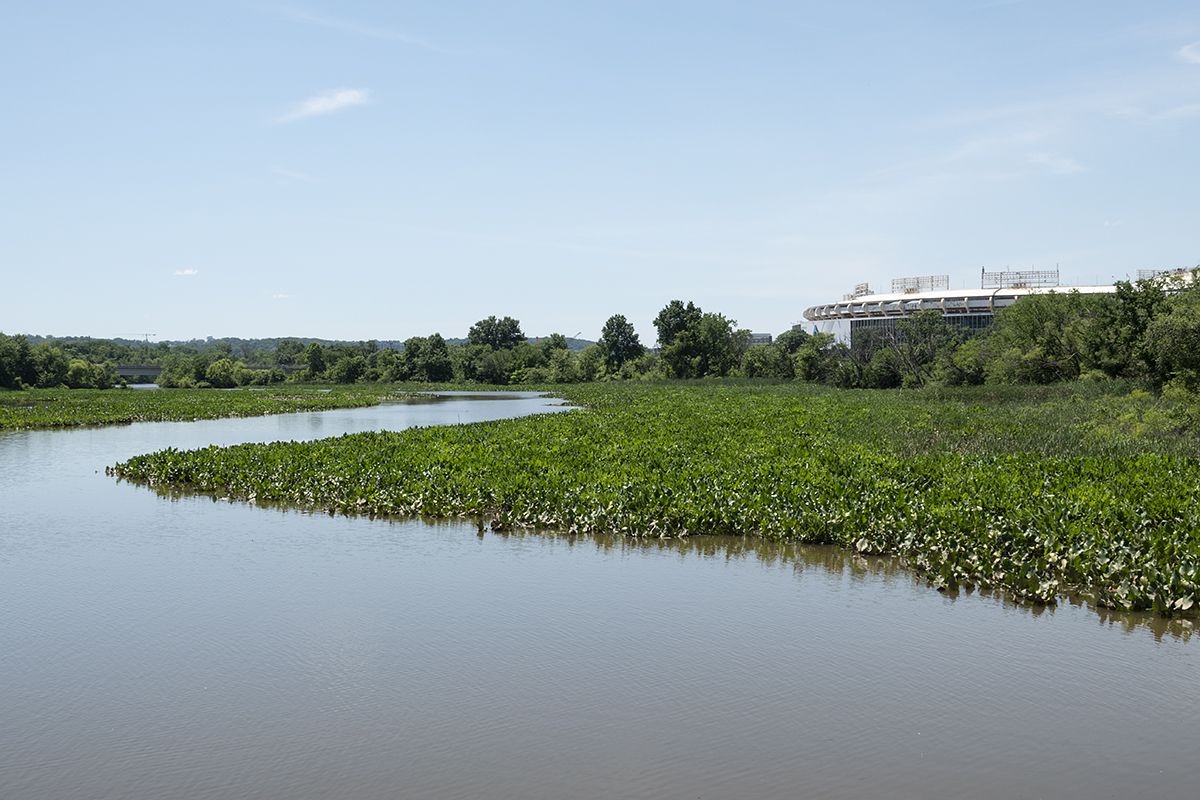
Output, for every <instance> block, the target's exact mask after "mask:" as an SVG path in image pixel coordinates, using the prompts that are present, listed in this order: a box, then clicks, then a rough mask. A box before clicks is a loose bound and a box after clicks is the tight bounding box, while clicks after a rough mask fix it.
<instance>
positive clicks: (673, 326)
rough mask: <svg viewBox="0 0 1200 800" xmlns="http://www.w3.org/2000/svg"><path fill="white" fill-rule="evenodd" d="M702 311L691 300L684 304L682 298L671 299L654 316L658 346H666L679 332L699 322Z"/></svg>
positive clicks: (671, 342)
mask: <svg viewBox="0 0 1200 800" xmlns="http://www.w3.org/2000/svg"><path fill="white" fill-rule="evenodd" d="M702 316H703V312H701V310H700V309H699V308H698V307H697V306H695V305H693V304H692V303H691V301H688V304H687V305H686V306H685V305H684V304H683V301H682V300H672V301H671V302H669V303H667V305H666V306H665V307H664V308H663V310H662V311H660V312H658V316H657V317H655V318H654V327H655V328H656V329H657V330H658V345H659V347H663V348H665V347H668V346H669V345H671V344H673V343H674V342H675V338H676V337H677V336H679V334H681V333H683V332H684V331H686V330H687V329H688V328H691V327H692V326H693V325H696V324H697V323H699V322H700V318H701V317H702Z"/></svg>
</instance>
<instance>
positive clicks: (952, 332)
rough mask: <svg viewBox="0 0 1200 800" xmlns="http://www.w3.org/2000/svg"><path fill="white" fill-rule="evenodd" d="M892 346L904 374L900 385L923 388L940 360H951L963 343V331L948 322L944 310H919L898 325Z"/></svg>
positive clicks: (892, 332) (892, 331) (893, 333)
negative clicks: (951, 356)
mask: <svg viewBox="0 0 1200 800" xmlns="http://www.w3.org/2000/svg"><path fill="white" fill-rule="evenodd" d="M887 330H888V333H890V334H892V335H891V336H890V337H889V339H890V341H889V344H890V347H891V349H892V351H893V352H894V353H895V356H896V362H897V363H898V364H899V367H900V373H901V385H903V386H923V385H924V384H926V383H928V382H929V381H930V380H931V379H932V378H933V375H934V370H935V369H936V365H937V362H938V360H939V359H944V358H949V357H950V355H951V354H952V353H953V351H954V350H956V349H957V348H958V345H959V344H961V342H962V336H961V329H955V328H954V327H952V326H950V325H949V324H947V323H946V320H945V319H944V318H943V317H942V312H941V311H936V310H932V309H930V310H926V311H918V312H917V313H915V314H913V315H912V316H910V317H906V318H904V319H902V320H900V321H899V322H897V324H896V327H895V328H894V329H887Z"/></svg>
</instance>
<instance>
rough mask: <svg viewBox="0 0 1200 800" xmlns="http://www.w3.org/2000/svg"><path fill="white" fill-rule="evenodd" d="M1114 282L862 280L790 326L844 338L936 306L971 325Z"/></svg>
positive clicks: (1037, 275) (1054, 274)
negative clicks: (1038, 299) (960, 285)
mask: <svg viewBox="0 0 1200 800" xmlns="http://www.w3.org/2000/svg"><path fill="white" fill-rule="evenodd" d="M1171 274H1173V271H1172V270H1139V271H1138V279H1139V280H1141V279H1143V278H1157V277H1162V276H1166V275H1171ZM1115 291H1116V286H1114V285H1106V286H1063V285H1061V284H1060V283H1059V274H1058V270H1057V269H1055V270H1031V271H1025V272H988V271H986V270H982V271H981V273H980V286H979V288H978V289H974V288H971V289H953V290H952V289H950V276H949V275H930V276H925V277H919V278H896V279H895V280H893V281H892V290H891V292H889V293H888V294H876V293H875V292H874V291H872V290H871V288H870V286H869V285H868V284H866V283H860V284H859V285H857V286H855V287H854V291H853V292H852V293H851V294H847V295H845V296H843V297H842V299H841V300H840V301H837V302H833V303H826V304H824V305H818V306H812V307H811V308H808V309H806V310H805V312H804V318H805V319H806V320H808V322H807V323H800V324H798V325H795V326H793V327H794V328H801V329H805V328H807V326H808V325H809V324H811V325H812V326H813V332H817V331H820V332H822V333H832V334H833V335H834V336H836V337H837V338H838V340H839V341H844V342H846V343H849V342H850V341H851V339H852V337H853V335H854V332H855V331H859V330H862V329H864V328H885V329H886V328H895V327H896V323H898V322H899V321H900V320H902V319H905V318H906V317H910V316H912V315H913V314H916V313H917V312H918V311H930V310H932V311H940V312H941V313H942V316H943V318H944V319H945V320H946V322H948V323H950V324H952V325H959V326H962V327H964V328H969V329H971V330H982V329H984V328H988V327H990V326H991V324H992V321H993V320H994V319H995V315H996V312H997V311H999V310H1000V309H1002V308H1005V307H1007V306H1010V305H1012V304H1013V303H1015V302H1017V301H1018V300H1020V299H1021V298H1022V297H1027V296H1029V295H1033V294H1045V293H1047V292H1060V293H1066V292H1079V293H1081V294H1109V293H1112V292H1115Z"/></svg>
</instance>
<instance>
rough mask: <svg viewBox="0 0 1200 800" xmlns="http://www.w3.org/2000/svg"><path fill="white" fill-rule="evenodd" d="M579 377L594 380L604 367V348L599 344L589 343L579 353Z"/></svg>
mask: <svg viewBox="0 0 1200 800" xmlns="http://www.w3.org/2000/svg"><path fill="white" fill-rule="evenodd" d="M578 364H579V377H580V379H581V380H585V381H594V380H596V377H597V376H598V375H599V374H600V370H601V369H602V368H603V367H604V350H603V348H601V347H600V345H598V344H589V345H588V346H587V347H585V348H583V352H581V353H580V354H579V362H578Z"/></svg>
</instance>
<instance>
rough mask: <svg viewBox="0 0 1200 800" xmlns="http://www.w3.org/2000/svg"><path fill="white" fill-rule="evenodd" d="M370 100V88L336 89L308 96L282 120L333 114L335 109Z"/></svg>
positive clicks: (338, 109)
mask: <svg viewBox="0 0 1200 800" xmlns="http://www.w3.org/2000/svg"><path fill="white" fill-rule="evenodd" d="M370 100H371V90H370V89H334V90H333V91H330V92H325V93H324V94H319V95H316V96H315V97H310V98H308V99H307V100H305V101H304V102H303V103H301V104H300V105H299V106H298V107H297V108H296V110H295V111H293V112H292V113H290V114H287V115H285V116H284V117H283V118H282V119H281V120H280V122H295V121H296V120H301V119H306V118H308V117H317V116H320V115H322V114H332V113H333V112H334V111H340V110H341V109H343V108H349V107H350V106H361V105H364V104H366V103H368V102H370Z"/></svg>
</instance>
